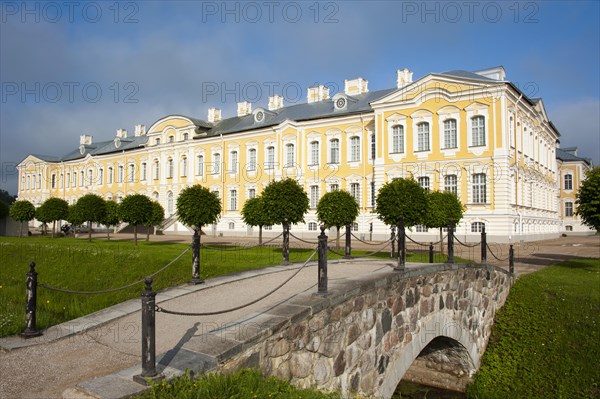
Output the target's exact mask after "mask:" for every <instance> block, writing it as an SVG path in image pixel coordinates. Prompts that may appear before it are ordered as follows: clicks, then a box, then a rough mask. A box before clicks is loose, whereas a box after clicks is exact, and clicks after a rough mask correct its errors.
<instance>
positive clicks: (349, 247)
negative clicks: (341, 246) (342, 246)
mask: <svg viewBox="0 0 600 399" xmlns="http://www.w3.org/2000/svg"><path fill="white" fill-rule="evenodd" d="M350 234H352V233H351V230H350V225H349V224H347V225H346V253H345V256H344V257H345V258H346V259H350V258H351V256H352V241H351V240H350Z"/></svg>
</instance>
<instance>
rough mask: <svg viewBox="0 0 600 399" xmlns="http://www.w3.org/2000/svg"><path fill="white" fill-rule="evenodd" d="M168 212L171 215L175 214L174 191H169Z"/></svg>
mask: <svg viewBox="0 0 600 399" xmlns="http://www.w3.org/2000/svg"><path fill="white" fill-rule="evenodd" d="M167 213H168V214H169V215H172V214H173V192H171V191H169V192H168V193H167Z"/></svg>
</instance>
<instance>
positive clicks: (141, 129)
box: [135, 125, 146, 137]
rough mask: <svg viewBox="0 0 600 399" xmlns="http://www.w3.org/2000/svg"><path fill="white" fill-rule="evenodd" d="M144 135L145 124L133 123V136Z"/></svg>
mask: <svg viewBox="0 0 600 399" xmlns="http://www.w3.org/2000/svg"><path fill="white" fill-rule="evenodd" d="M145 135H146V125H135V137H139V136H145Z"/></svg>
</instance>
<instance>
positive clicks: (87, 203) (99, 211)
mask: <svg viewBox="0 0 600 399" xmlns="http://www.w3.org/2000/svg"><path fill="white" fill-rule="evenodd" d="M77 207H78V208H79V212H81V215H82V216H83V220H85V221H86V222H87V223H88V240H89V241H92V223H102V221H103V220H104V218H105V216H106V202H105V201H104V199H103V198H102V197H100V196H99V195H96V194H86V195H84V196H83V197H81V198H79V199H78V200H77Z"/></svg>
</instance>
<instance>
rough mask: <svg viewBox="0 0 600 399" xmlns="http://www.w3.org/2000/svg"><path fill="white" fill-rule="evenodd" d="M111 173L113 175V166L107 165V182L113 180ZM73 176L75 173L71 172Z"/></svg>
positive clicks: (109, 182) (110, 182)
mask: <svg viewBox="0 0 600 399" xmlns="http://www.w3.org/2000/svg"><path fill="white" fill-rule="evenodd" d="M113 175H114V170H113V167H112V166H109V167H108V177H107V180H108V184H112V182H113ZM73 176H75V174H73ZM73 183H75V182H73ZM73 186H75V184H73Z"/></svg>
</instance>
